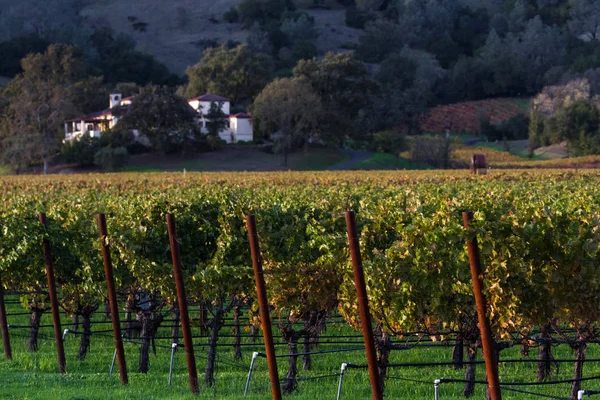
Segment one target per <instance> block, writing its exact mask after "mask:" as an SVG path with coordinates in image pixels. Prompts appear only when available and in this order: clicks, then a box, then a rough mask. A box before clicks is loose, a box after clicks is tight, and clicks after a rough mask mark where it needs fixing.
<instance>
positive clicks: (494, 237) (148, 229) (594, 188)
mask: <svg viewBox="0 0 600 400" xmlns="http://www.w3.org/2000/svg"><path fill="white" fill-rule="evenodd" d="M599 178H600V176H599V175H598V173H597V172H595V171H592V172H587V173H578V174H573V173H557V172H549V173H541V172H537V173H535V174H527V173H523V172H516V173H502V174H498V175H494V176H492V175H490V176H488V177H485V178H481V177H472V176H471V177H470V176H469V175H468V173H467V172H466V171H465V173H464V174H461V173H456V172H452V173H440V172H436V173H435V174H431V173H422V172H421V173H417V174H408V173H394V174H390V173H385V174H383V173H372V174H368V173H364V172H360V173H345V174H342V173H340V174H328V175H325V174H316V173H310V174H300V173H296V174H291V173H279V174H267V175H265V176H252V175H248V174H237V175H233V174H232V175H223V174H202V175H201V174H189V175H187V176H185V177H182V176H181V175H180V174H178V175H165V174H160V175H154V176H148V177H145V178H144V179H135V178H134V176H133V175H120V176H112V177H111V176H108V177H107V179H104V180H102V181H100V180H98V179H97V178H96V177H94V176H90V177H64V178H61V179H57V180H55V181H53V182H48V181H47V180H46V179H42V178H37V177H33V178H29V179H18V178H6V179H2V181H1V185H2V190H3V193H4V200H5V201H4V202H3V203H2V205H1V206H0V222H1V223H2V226H1V227H2V229H1V230H0V232H1V235H0V272H1V273H2V277H3V279H4V282H5V284H6V285H8V287H9V289H11V290H15V291H23V290H26V291H28V292H33V293H34V294H35V293H40V294H43V291H44V284H43V282H44V279H43V276H42V275H41V273H42V271H43V268H41V266H42V265H43V261H42V257H41V255H40V251H39V242H40V240H41V239H42V238H45V237H49V238H51V239H53V240H54V245H55V246H56V253H55V257H56V259H55V266H56V274H57V277H58V281H59V282H60V286H61V290H65V291H66V290H67V289H69V288H70V289H69V290H72V292H65V296H68V293H72V295H73V296H75V293H77V292H78V291H79V292H80V291H82V290H85V291H87V292H88V293H91V294H93V297H91V298H87V299H85V301H92V302H94V301H95V302H101V301H102V300H103V299H104V297H105V293H104V292H103V290H102V286H103V283H102V278H101V276H99V275H100V274H99V272H98V271H101V270H102V268H101V267H100V265H99V263H100V262H101V261H100V260H101V257H100V256H99V242H98V240H97V232H96V227H95V224H94V220H93V218H94V214H95V212H97V211H98V210H101V211H103V212H105V213H106V214H107V215H108V218H109V220H108V224H109V233H110V236H108V237H106V238H104V239H103V240H105V241H107V242H108V243H109V244H110V245H111V248H112V250H113V254H114V258H113V262H114V264H115V278H116V280H117V285H118V287H119V290H120V291H121V293H123V294H124V295H125V296H126V297H127V296H131V298H132V299H133V300H132V304H131V310H132V312H135V313H136V314H137V317H138V319H139V320H140V321H141V323H142V324H143V325H144V324H146V325H147V326H150V327H152V326H154V325H153V324H159V325H160V323H161V318H162V317H164V315H165V311H164V310H167V309H168V308H169V307H170V306H172V305H173V302H174V300H175V295H174V280H173V279H172V276H171V270H172V269H171V265H170V262H171V259H170V254H169V251H168V246H167V243H168V238H167V234H166V228H165V214H166V213H173V214H174V215H175V216H176V218H177V225H178V230H179V232H180V235H179V244H180V247H181V254H182V264H183V266H184V279H185V283H186V287H187V288H188V290H187V292H188V296H189V297H190V298H191V299H193V300H197V301H198V300H202V301H205V302H207V304H210V305H211V310H212V312H213V313H214V314H213V316H212V322H211V323H210V324H208V325H207V327H208V328H209V329H211V331H212V332H213V333H214V334H215V337H214V338H215V340H216V339H218V332H219V330H220V329H221V328H222V326H223V325H222V324H223V323H222V318H223V315H224V314H223V313H225V312H227V311H228V310H231V309H233V308H235V307H236V306H238V305H240V304H248V303H247V302H248V301H250V300H249V299H250V298H252V295H253V287H252V285H253V280H252V276H251V269H250V266H249V256H248V243H247V238H246V231H245V228H244V224H243V221H244V217H245V215H247V214H248V213H254V214H256V215H257V218H258V231H259V235H260V242H261V248H262V253H263V259H264V267H265V278H266V280H267V288H268V298H269V300H270V302H271V305H272V307H273V308H272V310H273V313H274V315H276V317H277V320H278V324H279V325H280V329H281V332H282V335H283V338H284V339H285V340H286V342H287V343H288V345H289V350H290V352H292V354H293V353H294V352H295V351H296V345H297V343H298V340H299V338H301V337H304V336H306V335H312V334H314V333H315V332H317V331H318V326H317V325H315V324H316V322H317V321H318V320H320V319H322V318H327V315H330V314H331V312H333V310H335V309H336V308H338V310H339V312H340V313H341V314H342V315H343V317H344V318H345V320H346V321H347V323H348V324H350V325H352V326H354V327H356V328H358V327H359V326H360V321H359V320H358V312H357V303H356V296H355V289H354V284H353V282H352V268H351V267H350V262H349V255H348V246H347V238H346V234H345V226H344V225H345V224H344V219H343V216H342V212H343V211H344V210H346V209H347V208H351V209H354V210H356V211H357V215H358V225H359V232H360V243H361V251H362V255H363V266H364V270H365V275H366V277H367V287H368V288H369V289H368V290H369V300H370V302H371V307H372V313H373V317H374V321H375V323H376V324H377V326H378V329H379V330H378V332H379V334H378V338H379V339H378V340H383V342H381V343H384V344H385V343H386V342H385V340H384V337H385V335H391V336H392V337H393V338H395V340H400V339H402V336H403V334H405V333H406V332H415V331H418V332H422V335H423V336H424V337H427V336H430V337H437V336H438V335H440V334H441V333H442V332H448V331H453V332H456V335H458V337H460V338H461V340H464V341H465V343H468V344H469V346H476V342H477V340H478V337H477V334H476V333H474V332H477V330H476V319H475V318H474V317H473V316H474V315H475V305H474V304H473V298H472V292H471V287H470V280H471V276H470V273H469V268H468V260H467V254H466V251H465V248H464V242H465V239H466V238H467V237H469V236H476V237H477V238H478V240H479V244H480V248H481V256H482V263H483V266H484V272H483V279H484V282H485V288H486V291H485V294H486V296H487V299H488V305H489V308H488V315H489V317H490V319H491V321H492V328H493V332H494V335H495V337H496V338H497V339H507V340H511V341H520V342H521V343H522V344H523V345H524V346H525V347H528V346H530V345H531V343H532V340H533V339H532V335H533V332H534V329H536V327H538V326H545V325H549V326H552V327H554V329H556V330H557V331H559V330H560V329H564V328H565V326H566V327H568V328H571V329H573V330H574V332H575V333H576V335H577V340H582V341H585V340H597V338H596V337H595V336H594V332H595V331H596V328H597V318H596V314H597V313H596V310H597V308H596V305H597V302H598V295H599V294H600V286H599V284H598V280H597V279H595V276H596V267H595V266H596V265H597V263H598V259H599V257H600V254H599V248H600V247H599V245H598V244H599V240H600V239H599V238H598V235H597V232H596V230H597V226H598V220H599V219H600V216H599V210H598V208H597V204H596V203H597V202H596V201H595V199H596V198H597V197H598V196H600V193H599V190H600V189H599V188H600V186H599V185H598V179H599ZM24 188H27V189H28V190H27V191H25V190H24ZM217 188H218V190H216V189H217ZM42 189H43V190H42ZM466 209H471V210H475V211H476V212H475V219H474V221H473V222H472V225H471V228H470V229H469V230H468V231H466V230H465V229H464V228H463V227H462V221H461V218H460V214H461V211H463V210H466ZM39 211H45V212H46V213H47V214H48V218H49V226H48V228H47V229H43V228H42V227H41V225H39V224H38V223H37V221H35V218H33V217H34V216H35V215H36V213H37V212H39ZM56 238H60V240H57V239H56ZM199 244H200V245H199ZM140 293H143V294H144V296H145V297H140V296H138V297H137V300H136V297H135V295H136V294H140ZM142 298H144V299H145V300H140V299H142ZM27 300H28V301H27V302H26V305H27V307H28V308H31V307H32V306H31V304H34V303H32V301H35V305H36V307H37V308H40V307H44V304H45V303H44V298H43V296H41V295H40V296H38V297H35V296H34V297H32V298H30V299H27ZM148 303H150V306H144V304H148ZM253 316H254V317H256V316H255V315H254V314H253ZM296 322H301V323H304V325H299V326H298V325H295V323H296ZM302 326H303V327H302ZM517 332H518V334H517ZM515 335H518V336H515ZM211 337H212V336H211ZM213 344H216V341H212V339H211V346H212V345H213ZM388 345H389V342H388ZM389 349H390V348H389V347H388V348H387V350H386V348H385V347H384V348H383V349H381V348H380V357H382V359H384V358H385V352H386V351H389ZM212 350H214V348H212ZM212 350H209V357H210V354H211V353H210V351H212ZM584 356H585V352H584V353H583V357H584ZM293 362H294V363H295V359H294V360H293ZM291 368H292V365H290V370H291ZM140 369H141V371H142V372H144V370H142V367H141V366H140ZM291 378H292V379H291V381H290V382H293V381H295V379H293V378H295V376H292V377H291ZM213 379H214V377H213V375H212V374H211V371H209V370H208V368H207V371H206V373H205V380H206V382H207V383H209V384H210V383H212V382H213ZM292 386H293V385H292ZM291 389H293V387H290V390H291Z"/></svg>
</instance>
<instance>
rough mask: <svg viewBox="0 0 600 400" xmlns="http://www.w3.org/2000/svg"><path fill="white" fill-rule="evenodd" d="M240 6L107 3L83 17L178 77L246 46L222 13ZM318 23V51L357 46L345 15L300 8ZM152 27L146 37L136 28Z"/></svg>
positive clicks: (232, 2) (179, 0) (198, 1)
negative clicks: (229, 48)
mask: <svg viewBox="0 0 600 400" xmlns="http://www.w3.org/2000/svg"><path fill="white" fill-rule="evenodd" d="M238 3H239V0H219V1H213V0H176V1H157V0H131V1H127V2H124V1H117V0H104V1H99V2H93V3H92V4H89V5H87V6H85V7H84V8H83V9H82V10H81V11H80V12H79V15H80V17H81V18H83V20H84V23H85V25H87V26H89V27H102V26H108V27H111V28H112V29H114V30H115V32H123V33H126V34H127V35H130V36H131V37H132V38H133V39H135V41H136V43H137V49H138V50H140V51H143V52H147V53H149V54H152V55H153V56H154V57H156V59H157V60H158V61H160V62H162V63H164V64H165V65H167V66H168V67H169V69H170V70H171V71H172V72H174V73H177V74H182V73H183V72H184V71H185V69H186V68H187V67H188V66H189V65H192V64H195V63H196V62H198V60H199V59H200V57H201V56H202V50H203V48H204V47H205V46H206V45H207V44H214V43H215V42H216V43H217V44H223V43H226V42H227V41H229V40H232V41H237V42H242V43H244V42H246V40H247V37H248V31H247V30H243V29H242V27H241V25H240V24H238V23H227V22H225V21H223V13H225V12H226V11H227V10H229V9H230V8H231V7H233V6H236V5H237V4H238ZM301 9H302V10H303V11H306V12H307V13H309V14H310V15H311V16H313V17H314V18H315V30H316V32H317V35H318V36H317V50H318V52H319V53H320V54H325V53H326V52H327V51H330V50H333V51H338V50H342V47H343V45H344V44H345V43H348V42H352V43H357V42H358V37H359V34H360V32H361V31H360V30H358V29H353V28H349V27H347V26H345V22H344V21H345V16H344V15H345V14H344V9H343V8H341V7H339V8H337V9H330V10H320V9H318V10H317V9H315V10H313V9H306V8H301ZM135 24H138V25H136V26H138V27H139V26H140V25H139V24H147V25H145V28H144V29H143V31H142V30H141V29H140V28H138V29H135V28H134V25H135Z"/></svg>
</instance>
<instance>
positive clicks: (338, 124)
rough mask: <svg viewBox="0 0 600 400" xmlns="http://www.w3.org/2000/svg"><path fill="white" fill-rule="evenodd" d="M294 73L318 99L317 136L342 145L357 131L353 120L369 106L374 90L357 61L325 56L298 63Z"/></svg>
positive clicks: (338, 56)
mask: <svg viewBox="0 0 600 400" xmlns="http://www.w3.org/2000/svg"><path fill="white" fill-rule="evenodd" d="M293 74H294V77H296V78H298V79H300V80H302V81H304V82H306V83H307V84H308V85H309V86H310V87H311V88H312V89H313V90H314V92H315V93H316V94H317V95H318V96H319V98H320V100H321V104H322V105H323V113H322V114H321V120H320V121H319V124H318V127H319V132H318V133H319V135H320V137H321V138H322V139H323V140H325V141H331V142H333V143H336V144H341V142H343V140H344V139H345V138H346V137H347V136H352V134H353V133H355V132H356V131H357V123H356V119H357V117H358V115H359V112H360V110H362V109H363V108H365V107H366V106H367V105H368V103H369V96H370V94H371V93H372V92H373V90H374V87H375V86H374V83H373V81H372V80H371V78H370V77H369V73H368V71H367V68H366V67H365V65H364V64H363V63H362V62H361V61H360V60H358V59H357V58H355V57H354V56H353V55H352V54H350V53H345V54H334V53H327V54H326V55H325V57H324V58H323V59H321V60H317V59H316V58H313V59H312V60H300V62H298V65H297V66H296V67H295V68H294V70H293Z"/></svg>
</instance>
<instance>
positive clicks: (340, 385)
mask: <svg viewBox="0 0 600 400" xmlns="http://www.w3.org/2000/svg"><path fill="white" fill-rule="evenodd" d="M346 368H348V363H342V367H341V368H340V383H338V391H337V400H340V398H341V397H342V383H344V371H346Z"/></svg>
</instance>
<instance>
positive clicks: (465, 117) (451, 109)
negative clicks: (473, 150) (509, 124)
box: [421, 98, 528, 134]
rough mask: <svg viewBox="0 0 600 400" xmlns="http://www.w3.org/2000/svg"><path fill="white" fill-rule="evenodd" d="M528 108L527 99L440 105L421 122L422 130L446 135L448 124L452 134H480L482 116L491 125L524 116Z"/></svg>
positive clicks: (489, 100)
mask: <svg viewBox="0 0 600 400" xmlns="http://www.w3.org/2000/svg"><path fill="white" fill-rule="evenodd" d="M527 108H528V100H527V99H518V98H504V99H503V98H499V99H488V100H478V101H467V102H463V103H456V104H447V105H440V106H437V107H434V108H432V109H430V110H429V111H428V113H427V116H426V117H425V119H424V120H423V121H422V122H421V130H422V131H423V132H428V133H444V132H445V131H446V129H447V128H448V124H450V123H451V124H452V126H451V131H452V132H462V133H470V134H479V133H480V127H479V120H480V116H481V115H482V114H485V115H487V116H488V117H489V118H490V122H491V123H495V122H500V121H506V120H508V119H510V118H511V117H514V116H515V115H518V114H524V113H525V112H526V111H527Z"/></svg>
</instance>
